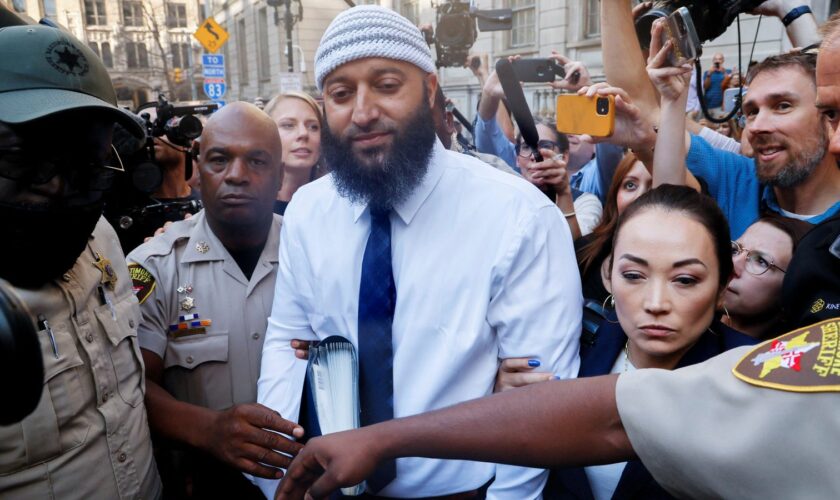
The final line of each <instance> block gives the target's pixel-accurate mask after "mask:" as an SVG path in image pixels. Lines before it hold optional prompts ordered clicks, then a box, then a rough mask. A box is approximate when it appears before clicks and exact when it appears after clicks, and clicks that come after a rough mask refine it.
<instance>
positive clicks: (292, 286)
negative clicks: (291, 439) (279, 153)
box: [253, 218, 317, 498]
mask: <svg viewBox="0 0 840 500" xmlns="http://www.w3.org/2000/svg"><path fill="white" fill-rule="evenodd" d="M279 251H280V256H279V262H278V269H277V281H276V284H275V291H274V304H273V307H272V310H271V316H270V317H269V318H268V331H267V332H266V335H265V343H264V344H263V351H262V365H261V369H260V378H259V381H258V382H257V402H258V403H260V404H262V405H264V406H267V407H268V408H271V409H272V410H275V411H277V412H279V413H280V415H281V416H282V417H283V418H285V419H286V420H290V421H292V422H297V420H298V417H299V413H300V401H301V397H300V396H301V391H302V390H303V380H304V377H305V375H306V362H305V361H303V360H299V359H297V358H296V357H295V352H294V349H292V347H291V345H290V341H291V340H292V339H302V340H317V338H316V337H315V334H314V332H313V331H312V329H311V328H310V326H309V320H308V316H307V309H306V304H307V303H308V301H307V298H308V297H311V293H312V287H311V286H308V284H309V280H308V279H307V278H309V276H308V275H307V273H308V270H309V267H308V266H307V265H306V262H305V261H304V260H302V259H301V258H300V257H301V255H302V253H301V251H300V247H299V245H298V243H297V241H296V239H295V236H294V230H293V225H292V224H290V223H289V219H288V218H287V219H285V220H284V223H283V227H282V229H281V232H280V250H279ZM293 269H294V272H292V270H293ZM304 431H306V429H304ZM253 480H254V482H255V483H256V485H257V486H259V488H260V489H261V490H262V492H263V494H264V495H265V496H266V497H267V498H274V492H275V490H276V489H277V485H278V484H279V482H280V481H279V480H273V479H263V478H256V477H255V478H253Z"/></svg>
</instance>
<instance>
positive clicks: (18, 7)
mask: <svg viewBox="0 0 840 500" xmlns="http://www.w3.org/2000/svg"><path fill="white" fill-rule="evenodd" d="M12 6H13V7H14V8H15V12H26V0H12Z"/></svg>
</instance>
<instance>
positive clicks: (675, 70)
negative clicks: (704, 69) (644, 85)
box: [647, 19, 691, 101]
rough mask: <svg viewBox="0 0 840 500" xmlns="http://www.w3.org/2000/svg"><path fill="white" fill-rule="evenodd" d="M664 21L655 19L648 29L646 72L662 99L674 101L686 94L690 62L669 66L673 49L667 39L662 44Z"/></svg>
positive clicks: (689, 75) (689, 76)
mask: <svg viewBox="0 0 840 500" xmlns="http://www.w3.org/2000/svg"><path fill="white" fill-rule="evenodd" d="M664 29H665V22H664V21H663V20H662V19H657V20H656V21H655V22H654V23H653V27H652V28H651V31H650V37H651V38H650V56H649V57H648V60H647V72H648V76H649V77H650V81H651V82H652V83H653V85H654V87H656V90H657V91H659V95H660V96H661V97H662V99H663V100H668V101H676V100H677V99H679V98H680V96H683V95H685V96H687V95H688V86H689V83H690V82H689V81H690V79H691V64H690V63H688V62H687V63H685V64H682V65H680V66H670V65H669V64H668V56H669V54H670V53H671V51H673V49H674V47H673V42H672V41H671V40H668V41H667V42H665V44H664V45H662V42H661V40H662V32H663V30H664Z"/></svg>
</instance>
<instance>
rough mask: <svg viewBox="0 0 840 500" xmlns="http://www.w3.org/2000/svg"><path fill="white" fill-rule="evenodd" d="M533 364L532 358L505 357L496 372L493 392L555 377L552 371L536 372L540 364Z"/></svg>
mask: <svg viewBox="0 0 840 500" xmlns="http://www.w3.org/2000/svg"><path fill="white" fill-rule="evenodd" d="M533 364H534V360H533V359H531V358H508V359H503V360H502V364H501V365H500V366H499V371H498V372H497V373H496V385H495V386H494V387H493V392H504V391H507V390H510V389H516V388H517V387H524V386H526V385H529V384H536V383H539V382H545V381H547V380H551V379H552V378H553V377H554V375H552V374H551V373H544V372H535V371H534V370H535V369H537V368H538V367H539V365H538V364H537V366H532V365H533Z"/></svg>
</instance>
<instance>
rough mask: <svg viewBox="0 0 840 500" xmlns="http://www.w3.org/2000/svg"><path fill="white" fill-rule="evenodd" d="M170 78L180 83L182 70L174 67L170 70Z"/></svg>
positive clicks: (182, 77) (182, 78) (182, 76)
mask: <svg viewBox="0 0 840 500" xmlns="http://www.w3.org/2000/svg"><path fill="white" fill-rule="evenodd" d="M172 80H173V81H174V82H175V83H181V82H183V81H184V70H182V69H181V68H175V69H173V70H172Z"/></svg>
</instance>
